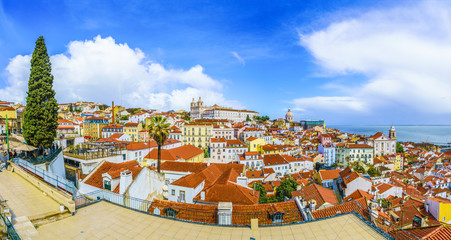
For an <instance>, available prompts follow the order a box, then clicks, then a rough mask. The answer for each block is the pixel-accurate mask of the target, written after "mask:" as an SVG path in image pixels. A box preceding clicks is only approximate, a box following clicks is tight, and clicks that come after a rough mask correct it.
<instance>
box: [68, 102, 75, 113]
mask: <svg viewBox="0 0 451 240" xmlns="http://www.w3.org/2000/svg"><path fill="white" fill-rule="evenodd" d="M73 111H74V107H72V103H69V112H73Z"/></svg>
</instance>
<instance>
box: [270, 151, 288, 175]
mask: <svg viewBox="0 0 451 240" xmlns="http://www.w3.org/2000/svg"><path fill="white" fill-rule="evenodd" d="M263 164H264V168H272V169H273V170H274V172H275V173H276V175H277V176H279V177H283V176H285V175H289V174H291V170H290V163H289V162H288V161H287V160H286V159H285V158H283V157H282V156H281V155H279V154H269V155H265V156H263Z"/></svg>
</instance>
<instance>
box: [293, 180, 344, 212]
mask: <svg viewBox="0 0 451 240" xmlns="http://www.w3.org/2000/svg"><path fill="white" fill-rule="evenodd" d="M291 195H292V196H293V197H300V198H302V199H305V200H307V201H310V200H311V199H314V200H315V201H316V206H317V207H320V206H322V205H323V204H325V203H329V204H332V205H336V204H338V200H337V197H336V196H335V193H334V191H333V190H331V189H328V188H325V187H323V186H320V185H318V184H312V185H309V186H306V187H303V188H301V190H298V191H293V192H291Z"/></svg>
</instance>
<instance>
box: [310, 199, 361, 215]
mask: <svg viewBox="0 0 451 240" xmlns="http://www.w3.org/2000/svg"><path fill="white" fill-rule="evenodd" d="M360 206H361V207H360ZM362 207H363V208H365V209H366V208H368V206H367V202H366V200H365V199H364V198H361V199H358V200H353V201H349V202H345V203H342V204H339V205H336V206H332V207H328V208H323V209H320V210H316V211H313V212H312V215H313V217H314V218H315V219H318V218H325V217H331V216H335V215H337V214H340V213H347V212H352V211H356V212H358V213H359V212H360V211H358V210H359V209H361V208H362ZM363 217H365V218H366V219H367V220H368V216H363Z"/></svg>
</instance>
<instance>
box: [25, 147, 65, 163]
mask: <svg viewBox="0 0 451 240" xmlns="http://www.w3.org/2000/svg"><path fill="white" fill-rule="evenodd" d="M61 151H62V148H57V149H55V150H52V151H51V152H50V154H49V155H47V156H44V157H25V156H19V157H21V158H23V159H25V160H27V161H28V162H30V163H32V164H43V163H48V162H51V161H53V159H55V158H56V157H57V156H58V154H59V153H60V152H61Z"/></svg>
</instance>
